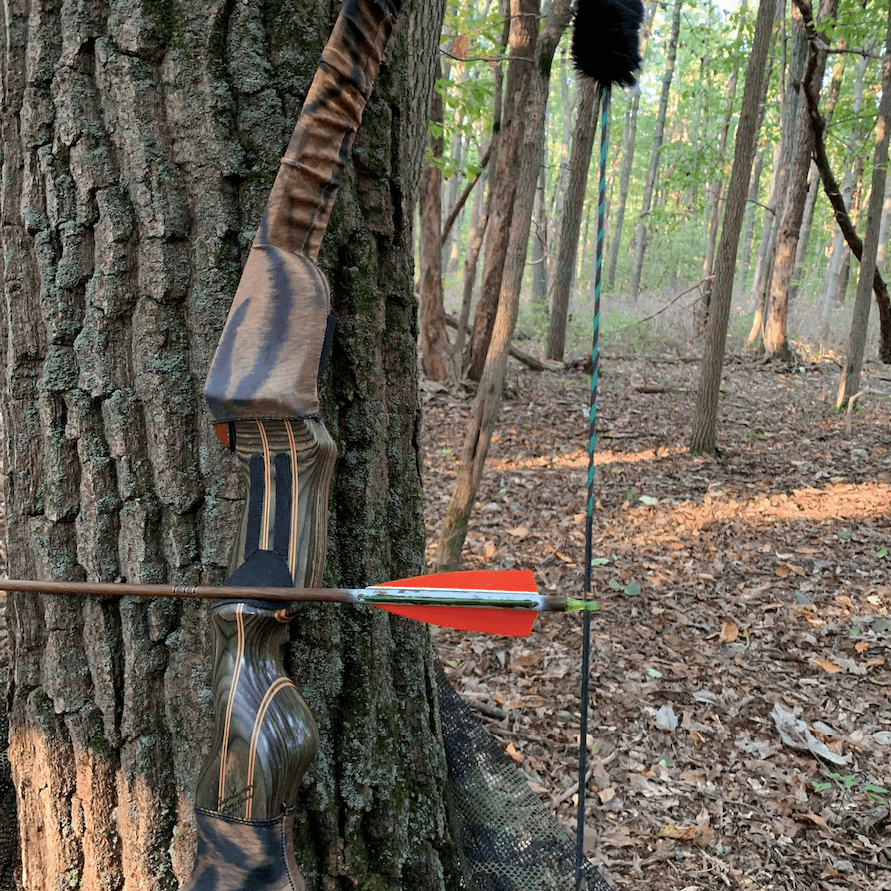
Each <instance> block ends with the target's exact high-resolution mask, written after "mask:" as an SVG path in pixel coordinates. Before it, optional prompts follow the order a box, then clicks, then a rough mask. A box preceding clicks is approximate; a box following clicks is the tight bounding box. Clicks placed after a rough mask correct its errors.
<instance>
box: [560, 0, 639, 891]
mask: <svg viewBox="0 0 891 891" xmlns="http://www.w3.org/2000/svg"><path fill="white" fill-rule="evenodd" d="M642 21H643V2H642V0H579V3H578V7H577V9H576V13H575V23H574V27H573V33H572V58H573V61H574V63H575V67H576V70H577V71H578V72H579V73H581V74H583V75H585V76H586V77H590V78H593V79H594V80H595V81H597V83H598V84H600V182H599V185H598V190H597V194H598V205H597V263H596V266H595V271H594V322H593V328H594V336H593V343H592V345H591V409H590V413H589V424H588V503H587V508H586V511H585V590H584V594H583V597H584V599H585V600H587V599H588V598H589V597H590V596H591V587H592V586H591V561H592V559H593V557H594V555H593V553H592V551H593V540H594V449H595V447H596V444H597V436H596V427H597V373H598V368H599V359H600V288H601V279H602V276H601V272H602V269H603V239H604V230H605V228H606V226H605V222H606V154H607V149H608V146H609V106H610V96H611V92H612V85H613V84H619V86H623V87H631V86H633V85H634V84H635V82H636V81H637V72H638V71H639V70H640V63H641V58H640V41H639V37H638V30H639V28H640V25H641V22H642ZM584 614H585V616H584V625H583V632H582V633H583V641H582V695H581V698H582V702H581V726H580V728H579V789H578V817H577V826H576V862H575V885H576V891H583V883H584V868H585V789H586V786H587V782H586V780H587V773H588V712H589V708H590V675H591V610H590V609H585V610H584Z"/></svg>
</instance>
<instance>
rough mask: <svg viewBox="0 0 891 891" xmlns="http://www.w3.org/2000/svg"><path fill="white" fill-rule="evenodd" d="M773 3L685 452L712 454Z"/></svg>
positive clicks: (751, 79) (753, 73) (759, 31)
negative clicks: (691, 426)
mask: <svg viewBox="0 0 891 891" xmlns="http://www.w3.org/2000/svg"><path fill="white" fill-rule="evenodd" d="M773 16H774V2H771V0H761V4H760V6H759V8H758V17H757V19H756V21H755V39H754V42H753V44H752V53H751V56H750V59H749V65H748V70H747V73H746V83H745V87H744V89H743V99H742V107H741V109H740V114H739V124H738V125H737V129H736V145H735V147H734V155H733V168H732V170H731V173H730V182H729V184H728V188H727V207H726V209H725V211H724V225H723V227H722V230H721V242H720V244H719V245H718V253H717V258H716V262H715V281H714V286H713V290H712V302H711V308H710V310H711V311H710V312H709V318H708V326H707V328H706V341H705V350H704V353H703V357H702V367H701V370H700V374H699V386H698V388H697V392H696V411H695V414H694V419H693V430H692V433H691V437H690V451H692V452H694V453H709V454H711V453H713V452H714V451H715V446H716V443H717V416H718V395H719V391H720V385H721V370H722V366H723V361H724V347H725V343H726V341H727V325H728V321H729V319H730V303H731V299H732V297H733V277H734V273H735V271H736V253H737V247H738V245H739V236H740V231H741V229H742V219H743V212H744V210H745V204H746V193H747V191H748V186H749V178H750V177H751V174H752V164H753V162H754V160H755V147H756V145H757V139H758V121H759V113H758V109H759V106H760V104H761V103H762V102H763V100H764V92H765V90H766V86H767V78H766V76H765V71H766V67H767V51H768V49H769V47H770V35H771V30H772V28H773Z"/></svg>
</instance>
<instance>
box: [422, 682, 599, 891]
mask: <svg viewBox="0 0 891 891" xmlns="http://www.w3.org/2000/svg"><path fill="white" fill-rule="evenodd" d="M438 675H439V711H440V718H441V721H442V735H443V740H444V742H445V751H446V762H447V765H448V774H449V776H448V789H447V801H448V806H449V809H450V813H449V817H450V822H451V824H452V827H453V829H454V832H455V840H456V842H457V846H458V849H459V853H460V856H461V858H462V866H463V869H464V888H465V889H466V891H572V889H574V888H575V887H576V884H575V857H576V855H575V843H574V842H573V841H572V839H571V838H570V837H569V836H568V835H567V834H566V831H565V830H564V829H563V827H562V826H561V825H560V824H559V823H558V822H557V819H556V818H555V817H554V815H553V814H552V813H551V812H550V811H549V810H548V809H547V808H546V807H545V806H544V804H542V802H541V800H540V799H539V798H538V796H537V795H536V794H535V793H534V792H533V791H532V790H531V789H530V788H529V785H528V784H527V782H526V779H525V778H524V776H523V774H522V773H520V771H519V770H517V768H516V767H515V766H514V765H513V764H512V763H511V761H510V759H509V758H508V757H507V756H506V755H505V754H504V752H503V751H502V750H501V747H500V746H499V745H498V743H497V742H496V741H495V740H494V739H493V738H492V737H491V736H490V735H489V733H488V732H487V731H486V729H485V728H484V727H483V726H482V724H480V722H479V721H477V719H476V718H475V717H474V716H473V715H472V714H471V711H470V709H469V708H468V706H467V705H466V704H465V703H464V701H463V700H462V699H461V697H460V696H459V695H458V694H457V693H456V692H455V691H454V690H453V689H452V686H451V684H449V682H448V679H447V678H446V676H445V673H444V672H443V671H442V669H441V668H440V669H439V672H438ZM582 888H583V889H585V891H610V886H609V885H608V884H607V883H606V881H604V879H603V877H602V876H601V875H600V874H599V873H598V872H597V870H596V869H595V867H594V865H593V864H592V863H590V862H589V861H587V860H586V861H585V866H584V875H583V881H582Z"/></svg>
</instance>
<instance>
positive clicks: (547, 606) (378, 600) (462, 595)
mask: <svg viewBox="0 0 891 891" xmlns="http://www.w3.org/2000/svg"><path fill="white" fill-rule="evenodd" d="M397 584H398V583H397ZM0 588H2V589H3V590H6V591H22V592H25V593H34V594H76V595H81V596H84V595H92V596H96V597H124V596H131V597H179V598H183V599H186V600H189V599H195V600H229V599H232V600H270V601H277V602H283V603H294V602H299V601H308V602H315V603H368V604H372V605H385V604H386V605H389V604H394V603H417V604H424V605H430V606H434V605H435V606H444V605H448V606H461V607H470V608H473V607H483V608H489V609H493V608H495V609H523V610H534V611H536V612H542V611H558V612H562V611H565V610H566V609H567V598H565V597H555V596H550V595H544V594H536V593H528V592H518V591H497V590H496V591H492V590H469V589H466V588H422V587H394V586H393V585H389V586H386V587H384V586H381V587H371V588H264V587H235V586H228V585H226V586H217V585H158V584H142V583H138V582H121V583H112V582H65V581H34V580H25V579H2V580H0ZM570 608H571V607H570Z"/></svg>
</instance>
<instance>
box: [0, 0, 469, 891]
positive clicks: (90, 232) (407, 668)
mask: <svg viewBox="0 0 891 891" xmlns="http://www.w3.org/2000/svg"><path fill="white" fill-rule="evenodd" d="M327 8H328V7H325V9H327ZM85 9H86V7H85ZM264 10H265V11H264ZM441 14H442V9H441V7H439V5H438V4H436V3H432V4H419V5H417V8H416V10H415V11H414V14H412V15H409V12H408V10H407V9H406V10H405V13H404V18H403V20H402V21H401V23H400V25H399V30H400V32H401V37H399V39H394V40H393V41H391V44H390V55H389V67H386V68H385V70H382V72H381V74H380V76H379V78H378V83H377V85H376V87H375V92H374V101H373V102H372V104H371V105H369V107H368V109H367V111H366V115H365V122H364V124H363V129H362V130H361V131H360V133H359V136H358V138H357V143H356V157H357V159H358V160H357V162H356V163H355V165H352V166H351V168H350V170H349V171H348V173H347V176H346V182H347V185H345V186H344V188H343V190H342V191H341V195H340V198H339V199H338V202H337V205H336V207H335V210H334V214H333V218H332V223H331V225H330V226H329V232H328V237H327V240H326V243H325V246H324V247H323V252H322V265H323V266H324V267H325V268H326V270H327V272H328V275H329V278H330V280H331V284H332V292H333V294H334V299H335V308H336V312H337V327H336V330H335V333H334V349H333V353H332V354H333V356H334V357H335V358H334V361H333V363H332V367H331V370H330V372H329V377H328V379H327V384H326V387H325V392H324V400H323V401H324V405H325V408H324V413H325V415H326V417H327V419H328V421H329V424H330V426H331V428H332V429H333V430H335V431H336V436H337V439H338V446H339V449H340V452H341V456H342V457H341V459H340V461H339V463H338V466H337V470H336V475H335V480H334V486H333V494H332V501H331V510H332V513H331V543H330V548H329V561H328V569H327V576H326V578H327V579H329V580H330V581H331V582H340V583H344V584H349V585H361V584H363V583H366V582H372V581H380V580H382V579H385V578H393V577H400V576H405V575H411V574H413V573H415V572H416V571H418V570H420V569H421V568H422V567H423V553H424V550H423V549H424V533H423V523H422V516H421V491H420V487H421V484H420V478H419V472H418V459H417V451H416V449H417V439H418V435H419V430H418V419H417V389H416V364H415V349H414V343H415V339H416V334H417V329H416V318H415V309H414V298H413V287H412V271H411V270H412V264H411V244H412V238H411V231H410V226H411V219H412V212H411V208H412V206H413V201H414V198H415V192H416V184H417V175H418V170H419V165H420V158H421V153H422V149H423V133H424V132H425V131H424V121H425V117H426V110H427V102H428V97H429V90H430V86H431V83H432V61H433V58H434V56H435V48H436V46H437V42H438V38H439V33H440V27H441ZM319 15H320V10H319V7H318V6H317V5H312V4H305V3H304V4H302V5H300V4H297V3H296V2H295V3H292V4H288V5H286V6H274V7H268V8H265V7H261V6H258V5H257V4H241V3H238V4H227V3H223V2H209V3H202V4H198V3H195V2H193V0H181V2H179V3H177V4H176V5H175V6H169V7H166V6H162V5H158V4H145V6H144V8H143V11H142V12H141V13H139V14H137V13H135V12H134V7H133V6H132V4H123V3H119V2H117V0H112V2H110V3H109V4H106V5H102V6H101V7H99V6H97V7H90V8H89V10H87V11H86V12H84V14H82V15H80V14H79V15H67V14H62V13H61V12H60V11H59V9H58V5H50V6H46V5H44V6H35V5H30V6H28V5H26V4H6V5H5V6H4V7H3V8H2V10H0V27H2V29H3V34H4V44H5V46H6V48H7V49H6V52H5V53H4V54H3V56H2V58H0V66H2V77H0V83H2V85H3V87H2V88H3V90H4V93H3V97H2V106H0V107H2V111H0V126H2V144H3V147H4V175H3V178H2V181H0V208H2V219H3V227H2V230H0V240H2V251H0V274H2V277H3V294H4V301H3V304H2V306H0V314H2V331H3V332H4V335H5V336H4V338H3V340H2V344H0V350H2V356H0V361H2V365H3V368H4V369H5V374H4V378H3V383H2V387H3V394H2V403H3V405H4V423H5V430H4V448H5V458H6V469H7V472H8V478H7V483H6V486H7V488H6V499H7V506H8V513H9V542H10V572H11V573H12V574H14V575H17V576H22V577H29V576H30V577H43V578H53V577H56V578H69V579H70V578H80V579H90V580H106V581H109V580H115V579H127V580H132V581H138V580H143V581H157V582H162V581H167V582H184V583H199V582H200V583H219V582H221V581H222V580H223V578H224V577H225V576H226V574H227V563H228V559H229V554H228V552H229V546H230V539H231V537H232V535H233V534H234V533H233V530H234V527H235V524H236V520H237V515H238V512H239V509H240V499H241V498H242V484H241V481H240V480H241V477H240V474H239V473H238V472H237V469H236V462H235V461H233V460H232V459H231V458H230V456H229V454H228V453H227V452H226V451H225V450H224V449H223V448H222V447H221V446H220V444H219V443H218V441H217V440H216V437H215V436H214V435H213V430H212V427H211V424H210V422H209V419H208V416H207V414H206V412H205V411H204V410H203V408H202V407H200V402H199V396H200V386H201V382H202V381H203V379H204V375H205V372H206V369H207V367H208V363H209V360H210V357H211V352H212V351H213V349H214V347H215V346H216V342H217V338H218V336H219V332H220V329H221V327H222V325H223V322H224V319H225V317H226V313H227V311H228V309H229V303H230V300H231V297H232V294H233V291H234V288H235V285H236V283H237V282H238V279H239V275H240V271H241V268H242V265H243V262H244V258H245V255H246V252H247V249H248V245H249V243H250V237H251V235H252V230H253V228H254V227H255V226H256V225H257V220H258V218H259V213H260V210H261V209H262V207H263V205H264V203H265V201H266V197H267V194H268V192H269V188H270V185H271V182H272V178H273V176H274V173H275V171H276V169H277V167H278V159H279V157H280V155H281V152H282V149H283V148H284V146H285V144H286V143H287V140H288V135H289V133H290V131H291V128H292V126H293V124H294V120H295V119H296V116H297V111H298V110H299V107H300V104H301V102H302V96H303V95H304V94H305V92H306V89H307V87H308V85H309V81H310V77H311V75H312V73H313V71H314V69H315V65H316V61H317V60H318V58H319V54H320V51H321V48H322V45H323V43H324V40H325V38H326V37H327V32H328V30H329V29H330V26H331V22H330V21H327V22H324V23H322V22H320V21H319ZM264 16H265V17H264ZM26 40H27V41H28V44H27V45H26V44H25V41H26ZM282 84H295V88H294V89H295V93H296V94H292V93H291V92H288V91H285V90H284V89H283V88H282V86H281V85H282ZM9 612H10V616H9V618H10V625H11V632H10V633H11V642H12V647H13V652H14V656H13V659H14V662H13V667H12V678H11V683H10V688H9V702H10V706H11V707H10V728H11V729H10V748H9V756H10V762H11V765H12V770H13V774H14V778H15V784H16V788H17V793H18V808H19V823H20V838H21V843H22V857H23V860H22V886H23V888H24V889H26V891H46V889H49V888H59V887H63V886H64V887H77V888H80V889H83V891H93V889H96V891H98V889H106V888H119V889H125V891H126V889H134V891H135V889H137V888H153V889H172V888H176V887H177V884H178V882H180V881H181V880H183V879H184V878H185V876H187V875H188V873H189V871H190V868H191V864H192V859H193V854H194V828H193V822H192V820H193V817H192V811H191V802H192V799H193V795H194V789H195V783H196V778H197V775H198V772H199V769H200V766H201V764H202V762H203V760H204V757H205V754H206V751H207V747H208V744H209V737H210V731H211V727H212V721H211V719H210V702H209V680H210V669H211V654H210V652H209V649H208V647H209V629H208V627H207V624H206V614H207V610H206V609H205V608H204V607H203V606H201V605H199V604H197V603H185V602H181V601H171V600H163V601H146V600H133V599H122V600H116V599H115V600H99V599H95V598H90V599H87V600H81V599H79V598H74V597H64V598H52V597H36V596H24V595H12V596H11V598H10V608H9ZM290 629H291V641H290V643H289V644H288V645H287V646H286V661H287V664H288V666H289V668H290V670H291V673H292V674H293V676H294V677H295V679H296V680H297V681H298V683H299V685H300V686H301V689H302V692H303V694H304V696H305V697H306V699H307V701H308V702H309V704H310V706H311V708H312V710H313V713H314V715H315V717H316V721H317V723H318V725H319V728H320V731H321V735H322V752H321V754H320V756H319V759H318V761H317V762H316V765H315V767H314V768H313V770H312V771H311V772H310V774H309V775H308V778H307V781H306V783H305V786H304V791H303V793H302V801H301V804H300V808H299V819H298V825H297V830H296V832H297V839H298V841H297V851H298V859H299V862H300V866H301V868H302V870H303V871H304V874H305V877H306V880H307V884H308V887H309V888H311V889H319V888H322V887H324V888H328V889H346V888H354V887H356V885H357V883H358V884H359V885H361V886H364V887H381V888H383V887H386V888H388V889H397V888H398V889H406V891H407V889H419V888H425V889H426V888H431V889H435V888H444V887H445V886H446V884H447V883H448V884H449V885H450V886H451V887H453V886H454V883H455V882H457V877H455V876H454V875H453V874H452V872H451V860H450V854H449V844H448V843H447V842H446V841H445V840H444V838H443V833H444V828H443V827H444V821H443V815H444V803H443V800H442V781H443V777H444V772H445V766H444V759H443V755H442V752H441V748H440V743H439V741H438V729H437V726H436V718H435V709H432V708H431V703H432V702H433V694H432V692H431V690H432V688H433V686H434V684H435V680H434V678H433V667H432V665H433V663H432V658H433V657H432V655H431V651H430V646H429V639H428V636H427V635H426V633H425V632H424V631H423V629H421V630H418V629H417V628H414V627H410V623H406V622H404V621H403V620H399V619H395V618H393V619H391V618H389V617H388V616H387V615H385V614H383V613H379V612H376V613H375V615H373V616H372V615H368V614H366V612H364V611H362V610H358V609H337V608H332V607H325V606H315V607H310V608H307V609H306V610H305V611H304V612H302V613H301V615H300V618H299V619H297V620H296V621H295V622H293V623H291V626H290ZM397 641H398V645H397ZM381 654H385V655H383V656H382V655H381ZM394 703H399V704H400V705H399V708H398V709H397V708H396V707H395V706H394ZM384 827H385V828H386V843H385V844H384V843H382V842H381V831H382V828H384ZM450 876H451V877H450Z"/></svg>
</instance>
